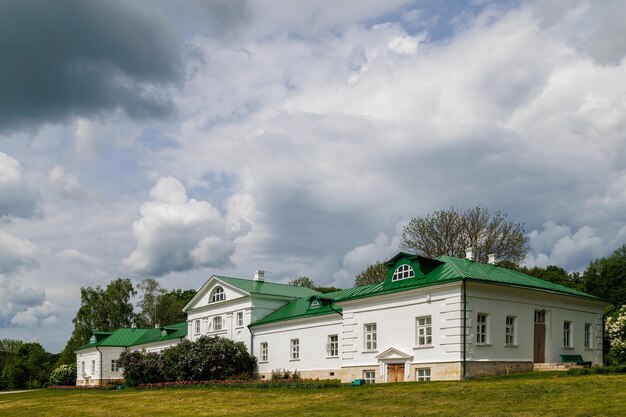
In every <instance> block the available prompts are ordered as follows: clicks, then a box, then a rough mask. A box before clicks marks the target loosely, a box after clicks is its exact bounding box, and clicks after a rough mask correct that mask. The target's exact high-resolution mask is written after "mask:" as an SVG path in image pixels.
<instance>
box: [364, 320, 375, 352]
mask: <svg viewBox="0 0 626 417" xmlns="http://www.w3.org/2000/svg"><path fill="white" fill-rule="evenodd" d="M376 331H377V328H376V323H366V324H364V325H363V350H364V351H366V352H374V351H376V349H378V340H377V339H378V338H377V336H376Z"/></svg>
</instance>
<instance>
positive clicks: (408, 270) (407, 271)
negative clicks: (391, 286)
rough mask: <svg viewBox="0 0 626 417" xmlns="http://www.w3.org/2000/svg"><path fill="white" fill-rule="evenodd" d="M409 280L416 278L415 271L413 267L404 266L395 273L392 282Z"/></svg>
mask: <svg viewBox="0 0 626 417" xmlns="http://www.w3.org/2000/svg"><path fill="white" fill-rule="evenodd" d="M408 278H415V271H414V270H413V267H411V265H407V264H402V265H400V266H399V267H397V268H396V270H395V271H393V275H392V276H391V281H400V280H403V279H408Z"/></svg>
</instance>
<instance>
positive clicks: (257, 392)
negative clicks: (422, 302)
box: [0, 373, 626, 417]
mask: <svg viewBox="0 0 626 417" xmlns="http://www.w3.org/2000/svg"><path fill="white" fill-rule="evenodd" d="M299 415H301V416H307V417H308V416H326V417H332V416H374V417H377V416H412V415H416V416H417V415H437V416H458V415H463V416H510V415H515V416H568V417H569V416H626V375H624V374H622V375H588V376H562V377H559V376H557V374H554V373H542V374H539V373H535V374H526V375H514V376H509V377H500V378H489V379H481V380H473V381H468V382H429V383H415V382H411V383H400V384H379V385H368V386H363V387H348V386H346V387H342V388H336V389H320V390H301V389H282V388H281V389H250V388H248V389H245V388H193V389H164V390H153V391H137V390H133V389H126V390H122V391H48V390H41V391H34V392H26V393H21V394H4V395H0V416H28V417H31V416H67V417H70V416H98V417H102V416H274V417H286V416H299Z"/></svg>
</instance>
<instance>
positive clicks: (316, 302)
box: [311, 300, 320, 308]
mask: <svg viewBox="0 0 626 417" xmlns="http://www.w3.org/2000/svg"><path fill="white" fill-rule="evenodd" d="M319 307H320V302H319V301H317V300H313V302H312V303H311V308H319Z"/></svg>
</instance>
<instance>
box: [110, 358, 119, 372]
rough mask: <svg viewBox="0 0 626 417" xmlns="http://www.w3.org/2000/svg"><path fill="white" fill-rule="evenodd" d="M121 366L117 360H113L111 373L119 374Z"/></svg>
mask: <svg viewBox="0 0 626 417" xmlns="http://www.w3.org/2000/svg"><path fill="white" fill-rule="evenodd" d="M119 370H120V364H119V362H118V361H117V359H111V372H119Z"/></svg>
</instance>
